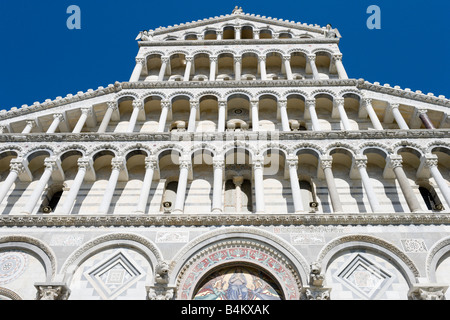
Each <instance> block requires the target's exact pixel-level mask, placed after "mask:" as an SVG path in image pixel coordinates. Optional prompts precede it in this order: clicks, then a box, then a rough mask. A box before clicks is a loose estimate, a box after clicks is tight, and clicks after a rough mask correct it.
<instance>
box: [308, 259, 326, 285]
mask: <svg viewBox="0 0 450 320" xmlns="http://www.w3.org/2000/svg"><path fill="white" fill-rule="evenodd" d="M321 273H322V267H321V265H320V263H319V262H314V263H312V264H311V273H310V284H311V285H312V286H315V287H321V286H322V285H323V281H324V276H323V275H322V274H321Z"/></svg>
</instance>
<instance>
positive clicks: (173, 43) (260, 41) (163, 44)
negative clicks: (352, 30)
mask: <svg viewBox="0 0 450 320" xmlns="http://www.w3.org/2000/svg"><path fill="white" fill-rule="evenodd" d="M339 41H340V40H339V39H338V38H298V39H297V38H287V39H240V40H236V39H227V40H195V41H193V40H176V41H141V42H139V43H138V45H139V47H159V46H161V47H180V46H183V47H186V46H189V47H191V46H201V47H204V46H209V47H212V46H219V45H220V46H229V45H232V46H235V45H261V44H276V45H280V44H315V43H317V44H330V43H336V44H339Z"/></svg>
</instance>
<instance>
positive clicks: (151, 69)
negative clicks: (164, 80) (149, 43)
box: [145, 54, 162, 81]
mask: <svg viewBox="0 0 450 320" xmlns="http://www.w3.org/2000/svg"><path fill="white" fill-rule="evenodd" d="M161 65H162V61H161V56H160V55H159V54H151V55H149V56H148V57H147V77H146V78H145V81H158V77H159V72H160V70H161Z"/></svg>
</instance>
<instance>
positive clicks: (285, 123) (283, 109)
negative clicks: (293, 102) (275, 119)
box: [278, 100, 291, 131]
mask: <svg viewBox="0 0 450 320" xmlns="http://www.w3.org/2000/svg"><path fill="white" fill-rule="evenodd" d="M278 105H279V107H280V116H281V126H282V128H283V131H291V127H290V126H289V117H288V113H287V100H280V101H278Z"/></svg>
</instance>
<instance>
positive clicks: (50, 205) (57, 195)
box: [39, 185, 64, 214]
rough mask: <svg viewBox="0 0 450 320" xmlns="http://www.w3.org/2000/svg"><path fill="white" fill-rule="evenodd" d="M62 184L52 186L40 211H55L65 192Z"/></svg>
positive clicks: (46, 212) (47, 212)
mask: <svg viewBox="0 0 450 320" xmlns="http://www.w3.org/2000/svg"><path fill="white" fill-rule="evenodd" d="M63 187H64V186H62V185H57V186H51V187H50V188H49V190H48V192H47V194H46V195H45V198H44V200H43V201H42V204H41V209H40V210H39V212H42V213H45V214H49V213H52V212H55V210H56V207H57V206H58V203H59V201H60V200H61V197H62V194H63V192H64V190H63Z"/></svg>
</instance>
